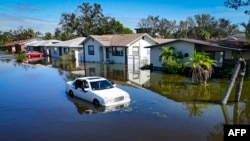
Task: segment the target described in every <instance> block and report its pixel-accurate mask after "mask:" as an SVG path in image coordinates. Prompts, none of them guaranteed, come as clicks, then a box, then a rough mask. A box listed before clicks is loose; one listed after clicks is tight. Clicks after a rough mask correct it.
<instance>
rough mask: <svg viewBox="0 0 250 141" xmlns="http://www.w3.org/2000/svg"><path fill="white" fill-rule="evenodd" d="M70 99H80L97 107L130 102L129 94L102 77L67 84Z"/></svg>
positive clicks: (77, 79) (83, 78) (87, 78)
mask: <svg viewBox="0 0 250 141" xmlns="http://www.w3.org/2000/svg"><path fill="white" fill-rule="evenodd" d="M66 92H67V93H68V95H69V96H70V97H74V96H76V97H78V98H81V99H84V100H86V101H89V102H91V103H93V104H94V105H97V106H112V105H116V104H122V103H127V102H130V96H129V94H128V93H127V92H126V91H124V90H122V89H120V88H117V87H116V84H114V83H112V81H110V80H107V79H106V78H103V77H100V76H90V77H80V78H76V79H75V80H73V81H68V82H66Z"/></svg>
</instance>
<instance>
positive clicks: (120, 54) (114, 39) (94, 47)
mask: <svg viewBox="0 0 250 141" xmlns="http://www.w3.org/2000/svg"><path fill="white" fill-rule="evenodd" d="M157 43H158V42H157V41H156V40H155V39H154V38H152V37H151V36H150V35H148V34H146V33H140V34H113V35H90V36H89V37H88V38H87V39H86V40H84V42H83V43H82V44H83V49H84V61H86V62H103V63H118V64H135V63H137V64H138V63H139V64H141V65H143V64H149V63H150V49H149V48H144V47H146V46H150V45H155V44H157Z"/></svg>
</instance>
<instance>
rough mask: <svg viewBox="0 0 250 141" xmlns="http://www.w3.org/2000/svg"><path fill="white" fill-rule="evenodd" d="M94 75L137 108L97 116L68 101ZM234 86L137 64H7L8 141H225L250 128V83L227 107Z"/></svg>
mask: <svg viewBox="0 0 250 141" xmlns="http://www.w3.org/2000/svg"><path fill="white" fill-rule="evenodd" d="M93 75H101V76H104V77H107V78H110V79H112V80H114V81H115V82H116V83H117V87H119V88H121V89H123V90H125V91H127V92H128V93H129V94H130V97H131V100H132V101H131V103H129V104H128V105H127V106H124V107H106V108H105V107H101V108H98V109H96V108H95V107H94V106H93V105H92V104H91V103H88V102H85V101H83V100H80V99H76V98H70V97H68V96H67V94H66V92H65V82H66V81H68V80H71V79H73V78H75V77H76V76H93ZM227 85H228V80H215V79H214V80H213V79H212V80H210V82H209V85H208V86H206V87H205V86H199V85H192V83H191V82H190V79H189V78H186V77H182V76H178V75H165V74H161V73H159V72H150V71H149V70H144V71H143V70H140V69H138V66H133V65H132V66H128V67H124V66H122V65H119V64H97V63H87V64H81V63H75V62H73V63H72V62H71V63H68V62H60V61H57V60H40V62H35V63H34V62H32V61H31V62H29V63H16V62H15V61H14V60H12V59H0V88H1V89H0V115H1V116H0V140H1V141H16V140H27V141H29V140H35V141H44V140H46V141H55V140H60V141H80V140H86V141H96V140H104V141H106V140H117V141H152V140H169V141H176V140H186V141H196V140H197V141H222V140H223V124H233V123H234V124H250V108H249V107H250V95H249V92H250V88H249V85H250V82H248V81H246V82H244V86H243V91H242V95H241V99H240V102H238V103H236V102H233V100H234V95H233V94H231V96H230V98H229V102H228V104H227V105H224V106H222V105H220V104H219V102H220V100H221V98H222V97H223V95H224V92H225V89H226V87H227ZM233 92H234V90H233Z"/></svg>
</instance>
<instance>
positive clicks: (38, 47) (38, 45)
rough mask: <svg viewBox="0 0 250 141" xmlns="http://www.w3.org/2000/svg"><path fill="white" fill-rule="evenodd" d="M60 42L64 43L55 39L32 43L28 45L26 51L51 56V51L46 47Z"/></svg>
mask: <svg viewBox="0 0 250 141" xmlns="http://www.w3.org/2000/svg"><path fill="white" fill-rule="evenodd" d="M60 42H62V41H59V40H54V39H51V40H41V41H37V42H32V43H28V44H27V47H26V50H27V51H39V52H43V53H44V54H45V55H47V54H49V50H48V49H47V48H46V47H47V46H50V45H53V44H57V43H60Z"/></svg>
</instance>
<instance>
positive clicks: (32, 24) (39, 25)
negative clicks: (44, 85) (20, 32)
mask: <svg viewBox="0 0 250 141" xmlns="http://www.w3.org/2000/svg"><path fill="white" fill-rule="evenodd" d="M0 19H1V25H0V31H9V30H16V29H18V28H19V27H20V26H22V27H23V28H25V29H27V28H31V29H33V30H34V31H35V32H37V31H39V32H41V33H43V34H44V33H46V32H51V33H52V34H53V33H54V31H55V28H56V27H58V23H59V22H52V21H45V20H40V19H33V18H27V17H19V16H11V15H8V14H2V13H0Z"/></svg>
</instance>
